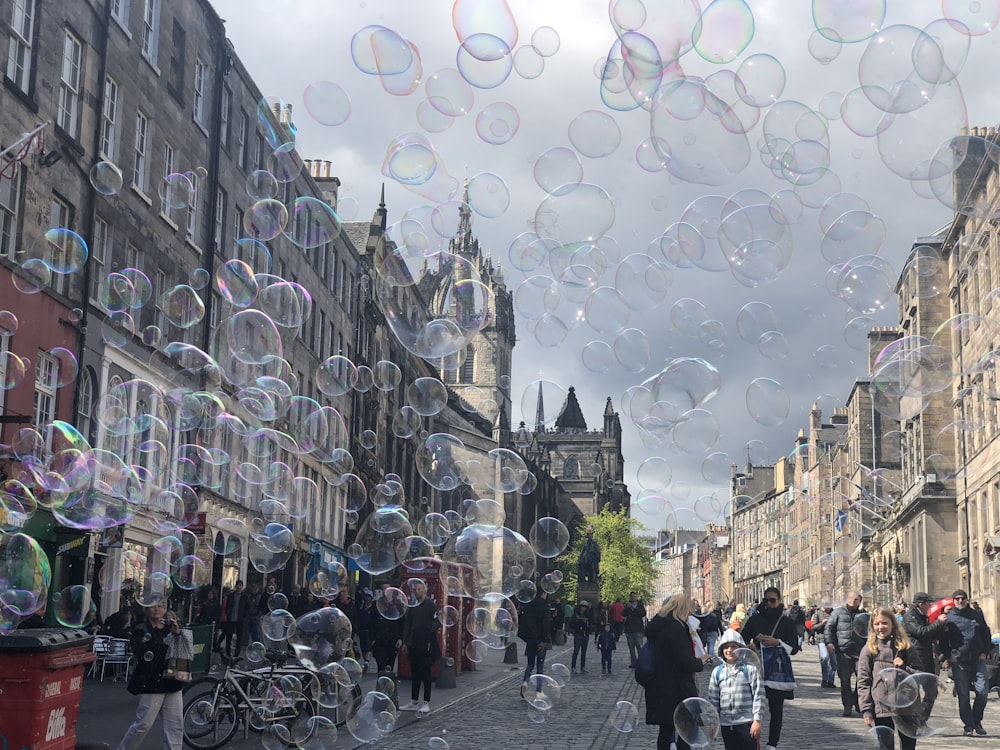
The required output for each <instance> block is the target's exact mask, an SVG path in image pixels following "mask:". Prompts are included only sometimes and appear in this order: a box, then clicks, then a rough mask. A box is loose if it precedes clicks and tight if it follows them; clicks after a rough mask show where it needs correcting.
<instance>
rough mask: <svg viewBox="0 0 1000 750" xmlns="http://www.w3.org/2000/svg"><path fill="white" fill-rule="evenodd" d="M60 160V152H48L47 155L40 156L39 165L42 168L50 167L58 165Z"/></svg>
mask: <svg viewBox="0 0 1000 750" xmlns="http://www.w3.org/2000/svg"><path fill="white" fill-rule="evenodd" d="M60 159H62V152H61V151H49V152H48V153H47V154H42V158H41V160H40V163H41V165H42V166H43V167H51V166H52V165H53V164H56V163H58V161H59V160H60Z"/></svg>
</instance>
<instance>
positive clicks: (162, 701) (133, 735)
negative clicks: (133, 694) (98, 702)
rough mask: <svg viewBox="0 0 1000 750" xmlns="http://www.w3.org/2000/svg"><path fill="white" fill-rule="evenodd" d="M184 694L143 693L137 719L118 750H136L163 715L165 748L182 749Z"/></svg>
mask: <svg viewBox="0 0 1000 750" xmlns="http://www.w3.org/2000/svg"><path fill="white" fill-rule="evenodd" d="M183 711H184V696H183V693H181V691H180V690H178V691H176V692H173V693H143V694H142V695H140V696H139V706H138V708H136V710H135V721H134V722H133V723H132V726H130V727H129V728H128V731H127V732H125V736H124V737H122V741H121V742H119V743H118V750H136V749H137V748H138V747H139V745H141V744H142V741H143V740H144V739H146V733H147V732H149V730H150V729H152V728H153V723H154V722H155V721H156V717H157V716H159V715H162V719H161V722H162V723H163V748H164V750H181V746H182V745H183V743H184V724H183V716H182V714H183Z"/></svg>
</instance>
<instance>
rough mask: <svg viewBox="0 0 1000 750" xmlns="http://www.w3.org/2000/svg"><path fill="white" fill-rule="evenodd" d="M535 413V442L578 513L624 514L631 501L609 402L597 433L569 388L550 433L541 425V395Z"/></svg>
mask: <svg viewBox="0 0 1000 750" xmlns="http://www.w3.org/2000/svg"><path fill="white" fill-rule="evenodd" d="M536 410H537V414H536V417H535V422H536V424H535V433H534V436H533V444H534V445H537V450H544V451H545V452H546V455H548V456H549V458H550V461H551V469H550V472H551V474H552V475H553V476H554V477H556V478H557V479H558V480H559V483H560V484H561V485H562V486H563V487H564V488H565V489H566V491H567V492H568V493H569V494H570V496H571V497H572V498H573V502H574V503H576V506H577V508H579V510H580V512H581V513H583V514H584V515H592V514H594V513H598V512H600V511H601V510H602V509H603V508H606V507H610V508H611V510H613V511H617V510H620V509H622V508H625V509H626V510H627V509H628V508H629V507H630V503H631V497H630V495H629V491H628V487H627V486H626V485H625V459H624V456H623V455H622V425H621V420H620V419H619V416H618V412H616V411H615V410H614V406H613V405H612V403H611V398H610V397H609V398H608V399H607V400H606V401H605V403H604V414H603V415H602V416H603V423H602V426H601V427H600V428H598V429H595V430H590V429H588V427H587V420H586V418H585V417H584V416H583V409H581V408H580V402H579V400H578V399H577V395H576V388H574V387H573V386H570V387H569V390H568V391H567V393H566V400H565V401H564V402H563V404H562V407H561V408H560V409H559V414H558V416H557V417H556V420H555V425H554V426H553V428H552V429H546V428H545V426H544V421H545V405H544V404H543V403H542V401H541V395H540V392H539V401H538V405H537V407H536Z"/></svg>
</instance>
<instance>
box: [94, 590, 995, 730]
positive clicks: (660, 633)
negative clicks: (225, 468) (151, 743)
mask: <svg viewBox="0 0 1000 750" xmlns="http://www.w3.org/2000/svg"><path fill="white" fill-rule="evenodd" d="M411 589H412V591H411V593H412V595H413V596H414V597H415V600H416V604H415V606H412V605H411V606H409V607H407V608H406V613H405V616H404V617H402V618H394V619H390V618H389V617H386V616H385V615H383V614H382V613H381V612H380V611H379V608H378V607H377V606H376V605H375V599H376V597H375V595H374V594H373V592H372V591H371V590H370V589H367V588H365V589H363V590H362V591H361V602H360V603H355V601H354V599H353V598H352V597H351V596H350V594H349V592H348V590H347V589H346V588H345V587H341V588H340V589H339V591H338V593H337V595H336V596H335V597H333V598H332V599H320V598H317V597H315V596H314V595H313V594H312V592H310V591H309V590H308V589H304V590H303V589H299V588H298V587H292V588H291V590H290V592H289V593H288V594H287V595H284V594H281V595H280V596H279V597H278V599H277V601H278V603H281V604H285V605H286V606H285V607H283V608H284V609H287V610H288V611H289V612H290V613H291V614H293V615H294V616H295V617H301V616H302V615H304V614H307V613H308V612H310V611H313V610H317V609H320V608H322V607H325V606H335V607H337V608H338V609H340V610H341V611H342V612H343V613H344V614H345V615H347V617H348V618H349V619H350V621H351V624H352V628H353V633H354V641H353V644H352V647H351V653H350V655H352V656H355V657H356V658H358V659H359V660H360V661H361V663H362V666H363V669H364V670H365V671H367V670H368V669H369V665H370V663H371V661H374V662H375V668H376V669H377V670H378V671H379V672H380V673H387V672H391V671H393V670H394V669H395V665H396V659H397V655H398V654H400V653H405V654H406V655H407V658H408V661H409V664H410V670H411V673H412V677H413V679H412V683H411V700H410V702H409V703H402V704H401V705H400V709H401V710H404V711H407V710H412V711H418V712H421V713H427V712H428V711H429V710H430V699H431V668H432V666H433V664H434V662H435V661H436V660H437V659H440V658H441V651H440V646H439V642H438V638H437V633H438V631H439V629H440V628H441V622H440V620H439V618H438V617H437V604H436V603H435V602H434V600H433V598H432V597H430V596H428V592H427V587H426V585H425V584H424V583H423V582H419V581H414V582H413V585H412V586H411ZM278 593H280V592H279V589H278V582H277V580H276V579H274V578H271V579H269V580H268V581H267V583H266V584H265V587H264V589H263V590H261V586H260V585H259V584H258V583H251V585H250V587H249V588H246V587H245V586H244V584H243V582H242V581H237V582H236V584H235V586H234V587H232V589H228V588H227V589H224V590H223V592H222V595H221V597H220V596H218V595H217V594H216V592H215V591H206V592H204V593H203V596H201V597H200V598H199V601H198V606H197V608H196V612H195V621H196V622H197V623H200V624H209V623H211V624H214V625H216V626H217V627H216V633H217V636H216V638H217V640H216V643H215V647H216V648H217V649H218V650H220V651H223V652H224V653H227V654H229V655H236V654H239V653H242V651H243V649H244V647H245V646H246V645H248V644H249V643H252V642H254V641H259V640H262V638H263V635H262V632H261V618H262V617H264V616H266V614H267V613H268V612H269V611H270V610H271V609H272V608H273V605H274V604H275V599H274V595H275V594H278ZM863 605H864V602H863V598H862V596H861V595H860V594H859V593H857V592H854V591H851V592H849V593H848V594H847V596H846V597H845V600H844V602H843V603H842V604H839V606H836V607H834V606H830V605H829V604H826V606H807V607H802V606H800V604H799V602H798V601H797V600H796V601H793V602H792V603H791V604H790V605H786V603H785V602H784V601H783V598H782V595H781V592H780V591H779V590H778V589H777V588H775V587H770V588H768V589H766V590H765V591H764V595H763V597H762V598H761V599H760V601H758V602H755V603H753V604H752V605H751V606H750V607H747V606H745V605H743V604H737V603H734V602H730V603H729V604H728V605H727V604H723V603H716V604H715V605H714V606H712V605H709V606H706V607H702V606H701V605H700V604H699V603H698V602H697V601H696V600H694V599H691V598H689V597H687V596H685V595H683V594H677V595H674V596H671V597H668V598H667V600H666V601H665V602H664V603H663V605H662V606H661V607H660V608H659V609H658V610H655V611H652V612H650V611H647V608H646V605H645V603H644V602H643V601H642V600H641V599H640V598H639V596H638V593H637V592H632V593H631V594H630V595H629V597H628V600H627V601H624V602H623V601H622V600H621V599H620V598H618V599H615V601H613V602H611V603H605V602H601V601H599V602H597V603H596V605H595V604H592V603H591V602H590V601H587V600H580V601H578V602H577V603H576V604H575V605H573V604H572V603H571V602H563V601H562V600H561V599H559V598H558V597H553V598H551V599H550V597H549V594H547V593H546V592H545V591H543V590H539V591H538V593H537V595H536V597H535V598H534V599H533V600H532V601H530V602H525V603H521V605H520V606H519V608H518V631H517V635H518V637H519V638H520V639H521V640H522V641H523V642H524V654H525V657H526V660H527V663H526V666H525V669H524V673H523V678H522V682H521V687H520V690H521V695H522V697H524V698H527V699H529V700H530V699H531V696H530V692H531V690H532V688H534V690H536V691H537V690H541V689H543V681H542V680H541V678H539V679H537V680H535V681H533V679H532V678H533V676H536V675H542V674H544V669H545V656H546V653H547V651H548V649H549V648H551V646H552V644H553V643H559V642H560V641H561V642H563V643H565V642H566V640H562V639H568V638H570V637H572V646H573V648H572V657H571V671H572V672H573V673H579V674H586V673H587V652H588V648H589V645H590V642H591V639H593V641H594V645H595V647H596V648H597V650H598V652H599V654H600V661H601V671H602V673H605V674H611V673H612V669H613V665H614V654H615V652H616V651H617V650H618V645H619V643H620V642H621V640H622V636H624V638H625V644H626V646H627V649H628V653H629V665H628V667H629V669H635V670H637V673H638V671H639V669H640V668H641V666H642V665H640V664H639V660H640V659H641V658H642V652H643V648H644V645H645V644H646V643H648V644H650V646H651V659H652V665H653V667H652V674H651V677H650V678H649V680H648V681H643V682H642V684H643V687H644V689H645V698H646V701H645V704H646V723H648V724H653V725H658V727H659V731H658V739H657V750H688V748H689V747H690V746H689V745H688V743H687V741H686V739H685V737H684V736H681V734H678V732H677V731H676V727H675V726H674V716H675V709H676V708H677V706H678V705H679V704H680V703H681V702H682V701H684V700H685V699H687V698H690V697H694V696H697V695H698V693H699V690H698V680H697V674H698V673H699V672H702V671H704V670H706V669H707V668H712V672H711V675H710V676H709V679H708V689H707V696H706V697H707V699H708V701H709V702H710V703H712V704H713V705H714V706H715V708H716V710H717V711H718V713H719V718H720V724H721V734H722V737H723V740H724V742H725V746H726V748H727V750H756V749H757V748H758V747H759V746H760V743H761V738H762V736H763V732H764V726H763V720H764V713H765V712H764V706H765V705H766V706H767V708H768V710H767V716H768V724H767V727H766V730H767V739H766V743H767V744H766V747H767V750H776V748H777V747H778V743H779V741H780V740H781V735H782V730H783V725H784V713H785V702H786V701H789V700H793V699H794V697H795V688H796V682H795V676H794V670H793V667H792V661H791V658H790V657H792V656H794V655H795V654H796V653H798V652H800V651H801V650H802V649H803V648H805V647H807V646H809V647H813V646H815V648H816V653H817V657H818V659H819V662H820V666H821V686H822V687H823V688H827V689H835V690H836V689H838V688H839V696H840V701H841V705H842V708H843V716H844V717H845V718H846V717H855V716H860V717H861V718H862V719H863V720H864V722H865V724H866V726H868V727H872V728H876V727H881V728H882V729H876V730H875V731H876V732H878V733H879V734H878V741H879V743H880V746H881V747H882V748H884V749H885V750H890V749H891V748H893V747H894V739H893V734H894V733H896V734H898V736H899V738H900V740H899V741H900V747H901V750H912V749H913V748H915V747H916V739H915V738H914V735H918V736H919V734H920V732H919V731H914V729H915V728H919V727H920V726H921V725H922V724H925V723H926V722H927V720H928V718H929V717H930V713H931V710H932V708H933V706H934V703H935V701H936V700H937V699H938V689H937V685H938V684H939V683H938V680H937V679H936V678H935V679H929V680H923V681H921V682H920V683H919V686H920V693H919V696H918V699H917V700H915V701H914V702H913V703H912V704H911V705H909V706H907V707H904V709H905V710H901V707H900V706H899V705H898V701H895V700H893V699H892V696H893V694H894V692H895V689H896V686H897V683H898V681H900V680H902V679H905V678H906V677H908V676H909V675H913V674H918V673H930V674H933V675H938V674H940V673H942V671H943V670H944V669H947V670H948V673H949V675H950V679H951V681H952V683H953V685H954V693H955V696H956V697H957V702H958V709H959V715H960V717H961V720H962V723H963V725H964V734H965V735H966V736H977V735H986V734H987V731H986V729H985V727H984V726H983V720H984V713H985V708H986V703H987V697H988V691H989V689H990V671H989V669H988V660H989V659H990V658H991V656H992V657H993V658H994V659H995V654H996V647H995V645H994V643H993V638H992V633H991V632H990V628H989V627H988V625H987V623H986V621H985V618H984V617H983V614H982V612H981V611H980V610H979V609H978V607H976V606H975V604H974V602H971V601H970V600H969V597H968V594H967V593H966V592H965V591H964V590H961V589H958V590H956V591H954V592H953V594H952V596H951V597H950V598H948V599H947V600H944V601H939V600H937V599H935V598H933V597H931V596H930V595H929V594H927V593H925V592H918V593H917V594H915V595H914V597H913V601H912V603H910V604H908V605H907V604H904V603H899V604H898V605H897V606H895V607H893V608H875V609H873V610H872V611H867V610H866V609H865V607H864V606H863ZM650 615H651V616H650ZM103 627H104V629H105V631H106V632H109V633H110V634H112V635H116V636H118V637H129V638H131V639H132V641H133V649H135V650H136V652H137V653H138V652H139V651H142V650H150V649H152V651H151V653H153V656H154V658H153V659H152V660H149V659H144V660H142V666H141V667H140V668H139V669H137V670H136V672H135V674H134V677H133V680H132V683H133V684H130V690H132V691H133V692H135V693H136V694H137V695H139V696H140V703H139V707H138V710H137V715H136V722H135V723H134V724H133V726H132V727H131V728H130V729H129V732H128V734H127V735H126V737H125V738H124V739H123V740H122V743H121V744H120V745H119V747H120V748H122V749H123V750H129V749H131V748H135V747H137V746H138V744H139V743H140V742H141V741H142V738H143V736H144V735H145V733H146V732H147V731H148V728H149V727H150V726H151V725H152V723H153V720H154V719H155V718H156V716H157V714H160V713H162V714H163V717H164V722H163V727H164V734H165V741H166V743H167V746H169V747H174V746H175V743H176V742H177V741H178V737H179V735H178V727H179V724H178V718H179V710H178V709H179V706H178V705H177V702H178V701H177V695H176V694H177V693H178V691H179V689H180V687H181V686H182V685H181V684H180V683H177V682H176V681H175V680H172V679H170V678H169V677H166V676H164V672H163V669H164V663H163V662H164V659H163V655H164V653H165V649H166V646H165V645H164V643H165V642H166V641H168V640H169V638H170V637H172V636H175V635H176V634H177V632H178V623H177V618H176V616H175V615H174V614H173V613H172V612H166V611H165V608H164V607H162V606H155V607H147V608H145V609H144V610H142V611H141V613H140V616H138V617H137V616H136V615H135V613H134V612H133V611H132V610H131V608H129V607H127V606H126V607H123V608H122V609H121V610H120V611H119V612H117V613H115V614H114V615H112V616H110V617H109V618H108V619H107V621H106V622H105V623H104V625H103ZM746 649H752V650H753V651H754V652H755V653H756V657H754V658H747V654H748V651H746ZM994 663H995V662H994ZM636 676H637V679H639V675H638V674H637V675H636ZM838 683H839V684H838ZM970 694H972V695H973V696H974V698H970Z"/></svg>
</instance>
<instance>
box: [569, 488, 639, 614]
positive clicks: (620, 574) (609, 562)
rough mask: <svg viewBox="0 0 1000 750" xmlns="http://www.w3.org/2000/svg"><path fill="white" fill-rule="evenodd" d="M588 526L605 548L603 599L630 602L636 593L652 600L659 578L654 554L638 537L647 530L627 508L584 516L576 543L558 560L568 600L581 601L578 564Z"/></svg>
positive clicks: (602, 582) (602, 581)
mask: <svg viewBox="0 0 1000 750" xmlns="http://www.w3.org/2000/svg"><path fill="white" fill-rule="evenodd" d="M588 527H593V529H594V541H596V542H597V546H598V547H600V548H601V566H600V570H599V576H598V577H599V580H600V582H601V599H602V600H604V601H606V602H613V601H614V600H615V599H616V598H618V597H621V599H622V601H628V595H629V592H630V591H635V592H637V593H638V594H639V598H640V599H642V600H643V601H646V602H650V601H652V598H653V580H654V579H655V578H656V569H655V568H654V567H653V553H652V551H650V550H649V548H648V547H646V546H645V545H644V543H643V541H642V540H641V539H640V538H639V536H638V535H639V533H640V532H642V531H645V530H646V527H645V526H643V525H642V524H641V523H639V522H638V521H636V520H635V519H634V518H629V517H628V514H627V513H626V512H625V510H624V509H622V510H620V511H618V512H617V513H614V512H612V511H611V510H610V509H608V508H605V509H604V510H602V511H601V512H600V513H598V514H597V515H596V516H584V518H583V521H581V522H580V526H579V528H578V530H577V534H576V538H575V539H574V541H573V544H572V545H571V546H570V548H569V549H568V550H567V551H566V553H565V554H564V555H562V556H561V557H560V558H558V563H559V565H560V568H561V570H562V571H563V588H564V590H565V593H566V597H567V601H570V602H574V601H576V599H577V594H576V592H577V579H576V563H577V561H578V560H579V559H580V552H581V550H582V549H583V543H584V542H585V541H586V540H587V528H588Z"/></svg>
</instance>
